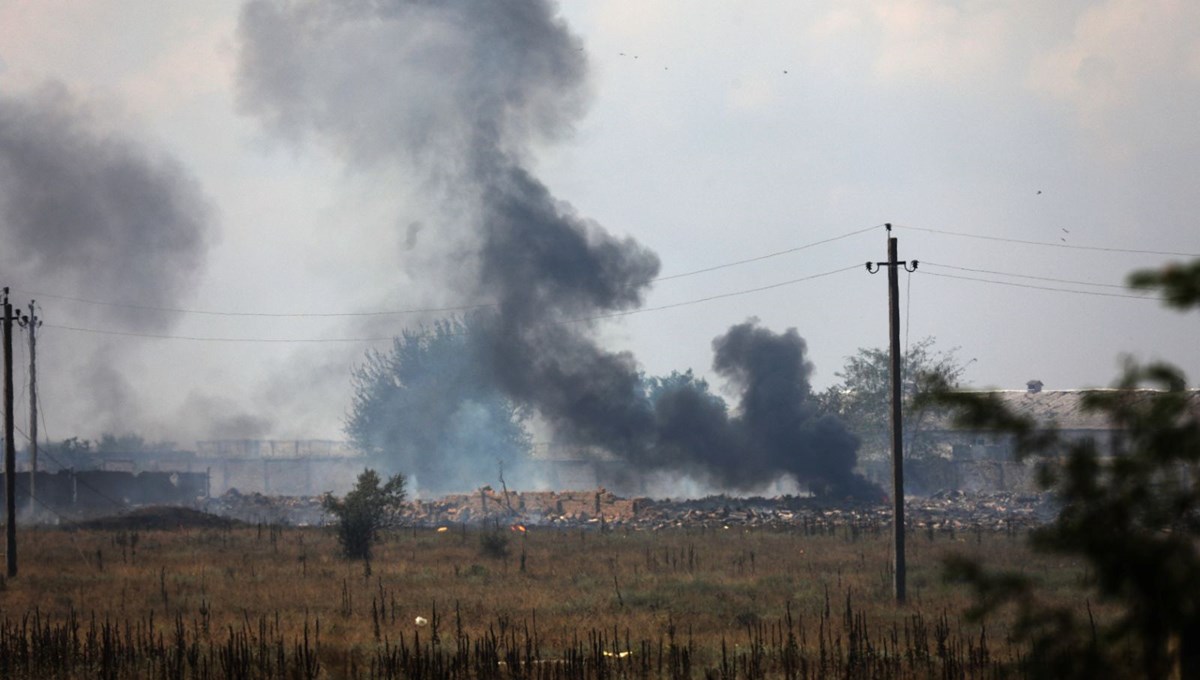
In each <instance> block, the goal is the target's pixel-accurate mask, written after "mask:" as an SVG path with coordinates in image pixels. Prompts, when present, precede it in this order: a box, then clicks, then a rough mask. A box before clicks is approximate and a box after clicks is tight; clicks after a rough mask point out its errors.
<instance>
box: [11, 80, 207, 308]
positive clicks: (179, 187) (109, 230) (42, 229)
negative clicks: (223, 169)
mask: <svg viewBox="0 0 1200 680" xmlns="http://www.w3.org/2000/svg"><path fill="white" fill-rule="evenodd" d="M211 215H212V211H211V209H210V207H209V205H208V203H207V201H206V200H205V198H204V197H203V195H202V193H201V191H200V189H199V187H198V185H197V183H196V182H195V181H194V180H193V179H192V177H191V176H190V175H189V174H188V173H187V172H186V171H185V170H184V169H183V168H182V166H180V165H179V164H178V163H177V162H175V161H174V160H172V159H170V158H168V157H166V156H165V155H162V154H155V153H152V152H151V151H149V150H148V149H147V148H146V147H145V146H144V145H142V144H140V143H139V142H137V141H136V140H134V139H132V138H131V137H129V136H126V135H123V134H120V133H117V132H113V131H111V130H108V129H106V128H105V126H104V124H103V121H100V120H98V119H97V118H96V117H95V116H94V115H93V114H92V113H91V112H90V111H89V109H88V107H87V106H86V104H84V103H83V102H81V101H79V100H78V99H76V98H75V97H73V96H72V95H71V94H70V93H69V92H68V91H67V90H66V88H65V87H63V86H61V85H57V84H49V85H46V86H44V87H43V88H41V89H40V90H38V91H37V92H35V93H33V94H31V95H29V96H27V97H15V96H12V95H0V234H3V244H4V247H3V248H0V262H3V266H4V270H5V272H6V273H7V275H8V276H9V277H11V278H9V279H8V280H9V281H13V283H12V284H11V285H14V286H20V287H22V288H25V289H28V290H44V291H50V292H59V291H61V292H63V294H68V295H69V294H76V295H79V294H83V293H86V295H87V297H92V298H99V299H103V300H109V301H114V302H120V303H124V305H128V306H113V307H104V308H100V309H98V310H97V309H93V312H92V313H93V314H94V315H95V316H96V317H99V316H101V315H103V316H105V317H110V318H115V319H116V320H118V321H120V322H121V323H122V325H123V326H124V328H127V329H132V330H142V331H162V330H165V329H166V328H168V327H169V326H170V325H171V323H172V322H173V321H174V320H175V318H176V314H174V313H172V312H167V311H162V310H155V309H148V308H152V307H158V308H169V307H173V306H177V305H178V302H179V300H180V299H182V298H183V296H184V295H186V293H187V292H188V291H189V290H190V289H191V287H192V286H193V285H194V283H195V280H196V278H197V276H198V275H199V273H200V270H201V267H202V266H203V264H204V261H205V256H206V254H207V249H208V244H209V241H210V240H211V227H210V218H211Z"/></svg>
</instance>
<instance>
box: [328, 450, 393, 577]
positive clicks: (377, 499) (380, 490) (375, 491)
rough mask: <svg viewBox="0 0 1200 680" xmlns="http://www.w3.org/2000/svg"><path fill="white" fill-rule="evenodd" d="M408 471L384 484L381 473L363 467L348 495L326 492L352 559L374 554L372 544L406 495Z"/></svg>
mask: <svg viewBox="0 0 1200 680" xmlns="http://www.w3.org/2000/svg"><path fill="white" fill-rule="evenodd" d="M405 483H406V479H405V477H404V475H400V474H396V475H392V476H391V477H390V478H389V479H388V480H387V482H386V483H385V484H383V485H382V486H380V479H379V474H378V473H376V472H375V471H374V470H371V469H367V470H363V472H362V474H360V475H359V476H358V483H357V484H355V486H354V489H353V490H351V491H350V492H349V493H347V494H346V496H345V498H342V499H340V500H339V499H338V498H335V497H334V496H332V495H327V496H325V509H326V510H327V511H329V512H331V513H333V514H334V515H335V516H337V518H338V523H337V536H338V542H339V543H340V544H341V546H342V554H343V555H345V556H346V557H348V558H350V559H362V560H367V559H370V558H371V546H372V545H374V543H375V539H376V538H378V535H379V530H380V529H382V528H384V527H386V526H387V525H388V524H389V523H390V521H391V518H392V516H393V514H394V513H395V511H396V510H397V509H399V507H400V504H401V503H403V502H404V497H405Z"/></svg>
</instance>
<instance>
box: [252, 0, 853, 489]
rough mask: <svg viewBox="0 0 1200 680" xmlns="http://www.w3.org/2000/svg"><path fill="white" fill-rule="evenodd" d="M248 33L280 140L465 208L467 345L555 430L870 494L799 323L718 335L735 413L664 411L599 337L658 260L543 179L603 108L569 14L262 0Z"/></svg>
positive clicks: (594, 442) (256, 92) (260, 96)
mask: <svg viewBox="0 0 1200 680" xmlns="http://www.w3.org/2000/svg"><path fill="white" fill-rule="evenodd" d="M239 39H240V47H241V49H240V58H239V75H238V91H239V102H240V105H241V107H242V108H243V110H244V111H245V112H247V113H249V114H251V115H254V116H256V117H258V118H259V119H260V120H261V121H262V123H263V125H264V127H265V129H266V130H268V131H269V132H270V133H272V134H274V135H278V136H280V137H282V138H284V139H289V140H292V141H295V142H297V143H300V142H303V141H305V140H308V139H309V138H315V139H317V140H319V141H320V142H322V143H324V144H326V145H327V146H328V147H329V148H332V149H334V150H335V151H336V152H337V153H339V154H341V155H342V157H343V158H344V159H345V161H346V163H347V164H348V166H349V167H352V168H355V169H356V170H360V171H362V172H373V171H378V170H380V169H382V168H388V167H396V166H403V167H405V168H406V169H408V170H409V171H410V172H411V173H412V174H413V175H415V176H417V177H419V178H420V180H419V181H421V182H423V183H424V184H425V185H426V186H427V187H428V189H429V191H431V192H437V193H438V194H439V195H440V196H441V197H442V200H443V201H444V202H446V203H448V204H449V203H452V204H454V205H455V206H458V208H457V211H458V212H459V214H460V215H461V216H462V219H461V220H459V221H457V222H456V223H448V224H442V225H439V226H438V228H437V229H438V230H439V231H440V232H441V233H440V234H439V235H440V237H441V238H442V239H443V240H454V239H455V238H459V237H461V238H462V240H461V242H462V244H463V246H462V252H460V253H456V254H453V255H454V256H452V257H449V258H447V265H446V269H445V270H444V271H442V272H440V274H439V277H438V278H439V280H441V281H442V282H443V283H442V284H440V285H445V282H451V281H453V282H456V283H455V286H456V287H458V288H461V289H465V290H467V291H469V293H470V294H471V297H472V300H471V301H472V302H490V303H494V305H495V308H494V309H495V311H494V313H493V314H491V315H490V316H489V317H488V320H487V322H486V323H485V324H481V325H482V326H483V327H484V330H483V332H481V333H479V334H478V335H477V336H476V337H475V338H474V339H473V343H472V348H471V350H472V352H473V353H474V356H475V358H476V359H477V360H478V361H480V362H481V365H482V366H483V367H484V370H486V371H487V374H488V376H489V379H490V380H491V381H492V382H493V383H494V384H495V385H496V386H497V387H499V388H500V390H502V391H503V392H504V393H505V394H507V395H508V396H509V397H510V398H512V399H514V400H516V401H517V402H519V403H521V404H524V405H528V406H531V407H532V408H534V409H535V410H536V412H537V413H538V414H539V416H540V417H541V418H543V419H544V420H545V421H546V422H547V423H548V424H549V425H550V427H551V428H553V430H554V432H555V434H556V436H557V437H559V438H561V439H564V440H566V441H569V442H572V443H575V444H578V445H580V446H583V447H600V448H604V449H607V450H609V451H611V452H613V453H614V454H616V455H618V456H622V457H624V458H625V459H626V460H628V461H630V462H633V463H637V464H638V465H639V466H641V467H644V468H647V469H650V468H659V469H662V468H673V469H680V470H687V471H689V472H692V473H694V474H699V475H703V476H708V477H711V478H712V479H714V480H717V481H719V482H720V483H722V484H724V485H725V486H728V487H733V488H746V487H750V486H753V485H759V484H762V483H766V482H769V481H771V480H772V479H773V478H777V477H780V476H783V475H793V476H795V477H797V478H800V479H802V480H805V481H817V482H819V483H821V484H823V485H826V486H828V487H829V488H830V489H832V490H834V491H837V492H851V491H853V490H854V489H855V488H857V486H856V484H857V483H856V482H855V481H854V480H855V479H856V478H855V477H854V476H853V473H852V472H851V471H850V470H851V468H852V467H853V464H854V457H855V450H856V447H857V442H856V441H855V440H854V438H853V437H852V436H851V435H850V434H849V433H847V432H846V431H845V429H844V428H843V427H842V426H841V424H840V423H838V422H837V421H836V420H832V419H829V418H821V417H818V416H817V415H816V413H815V410H814V409H813V408H812V406H811V404H810V402H809V401H808V397H809V396H810V395H809V392H810V390H809V385H808V380H807V379H808V373H809V370H810V369H809V367H808V364H807V363H806V362H805V360H804V345H803V341H802V340H800V338H799V336H798V335H797V334H796V333H795V332H794V331H789V332H788V333H785V334H783V335H776V334H773V333H771V332H770V331H768V330H766V329H761V328H758V327H757V326H755V325H753V324H742V325H739V326H735V327H734V328H733V329H731V330H730V332H729V333H728V334H727V335H726V336H724V337H723V338H720V339H718V341H717V342H716V343H715V344H714V349H715V350H716V355H717V359H716V364H715V368H716V370H717V371H718V373H720V374H721V375H723V376H725V377H726V378H727V379H729V380H730V381H731V382H732V383H734V384H735V385H737V387H738V388H739V389H740V393H741V395H742V397H741V402H740V403H739V413H738V415H737V416H736V417H732V416H729V415H728V414H726V413H725V411H724V408H723V407H720V406H717V405H716V404H714V403H713V402H712V401H711V400H708V399H704V398H702V397H703V395H700V394H698V393H693V392H689V391H688V390H687V389H686V388H680V389H678V390H676V391H675V392H674V393H672V394H668V395H667V396H666V397H665V398H663V399H659V400H658V401H657V402H656V403H655V404H654V405H651V404H650V402H649V401H648V400H647V398H646V395H645V392H644V389H643V385H642V381H641V377H640V375H639V373H638V364H637V361H636V359H635V357H633V356H632V355H631V354H629V353H627V352H620V351H611V350H608V349H606V348H604V347H601V346H600V345H599V344H598V342H597V341H596V339H595V333H594V331H595V325H596V323H598V321H597V320H596V319H597V317H602V316H604V315H606V314H612V313H614V312H621V311H627V310H633V309H636V308H638V307H639V306H640V305H641V304H642V302H643V299H644V296H645V294H646V293H647V291H648V289H649V287H650V285H651V284H652V282H653V281H654V278H655V277H656V276H657V275H658V272H659V260H658V257H657V256H656V255H655V254H654V253H652V252H651V251H649V250H648V249H647V248H645V247H644V246H642V245H640V244H639V243H637V242H636V241H635V240H633V239H632V238H628V237H625V238H622V237H618V236H615V235H613V234H611V233H609V232H608V231H606V230H605V229H604V228H602V227H601V226H600V225H598V224H595V223H594V222H591V221H589V220H587V219H585V218H582V217H580V216H579V215H577V214H576V213H575V211H574V210H573V209H572V208H571V207H570V206H569V205H567V204H565V203H564V202H563V201H560V200H558V199H556V198H555V197H554V196H553V195H552V194H551V192H550V191H549V189H548V188H547V187H546V186H545V185H544V184H543V183H542V182H541V181H540V180H539V179H538V178H537V177H536V176H535V175H534V174H533V172H532V171H531V169H530V163H529V156H530V155H531V152H532V150H533V149H534V148H536V146H537V145H538V144H541V143H546V142H553V141H558V140H561V139H562V138H563V137H564V136H566V135H567V134H569V133H570V131H571V129H572V126H573V124H574V122H575V121H576V120H577V119H578V117H579V116H580V115H581V114H582V112H583V110H584V105H585V104H586V101H587V98H588V79H587V55H586V51H585V50H584V46H583V45H582V44H581V42H580V40H579V39H578V38H577V37H576V36H574V35H573V34H572V33H571V32H570V31H569V30H568V28H567V26H566V25H565V24H564V23H563V21H562V19H561V18H560V17H559V16H558V15H557V7H556V5H555V4H554V3H552V2H549V1H548V0H486V1H481V0H446V1H443V2H426V1H423V0H394V1H383V2H335V1H333V0H328V1H327V0H312V1H304V2H285V1H279V0H254V1H253V2H249V3H247V4H246V5H245V7H244V9H243V13H242V17H241V22H240V26H239ZM464 205H466V206H468V207H466V208H463V207H461V206H464ZM433 231H434V229H433V228H430V229H428V230H426V232H427V233H423V234H422V238H421V240H420V241H419V242H417V243H414V247H415V248H420V247H422V245H423V244H426V243H428V242H430V241H431V240H436V239H438V238H439V235H435V234H433V233H432V232H433ZM464 282H465V285H464ZM435 285H439V284H435ZM785 421H786V422H785ZM481 462H482V463H483V464H484V465H483V466H482V467H484V469H489V468H490V467H491V461H481Z"/></svg>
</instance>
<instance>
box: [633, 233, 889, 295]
mask: <svg viewBox="0 0 1200 680" xmlns="http://www.w3.org/2000/svg"><path fill="white" fill-rule="evenodd" d="M882 226H883V225H882V224H875V225H872V226H869V227H866V228H864V229H857V230H855V231H850V232H846V233H845V234H842V235H840V236H834V237H832V238H827V239H823V240H820V241H813V242H812V243H806V244H804V245H802V246H796V247H795V248H788V249H787V250H778V251H775V252H773V253H767V254H766V255H759V256H757V257H749V258H746V259H744V260H737V261H734V262H727V263H725V264H718V265H714V266H712V267H705V268H704V269H696V270H694V271H690V272H683V273H681V274H671V275H670V276H660V277H658V278H657V279H654V281H655V282H658V281H671V280H673V279H682V278H684V277H685V276H695V275H696V274H706V273H708V272H713V271H717V270H718V269H728V268H729V267H737V266H739V265H743V264H749V263H751V262H759V261H761V260H768V259H770V258H772V257H779V256H780V255H788V254H791V253H797V252H800V251H801V250H807V249H809V248H812V247H815V246H820V245H825V244H826V243H833V242H834V241H840V240H842V239H844V238H850V237H851V236H858V235H859V234H865V233H867V232H868V231H871V230H873V229H878V228H880V227H882Z"/></svg>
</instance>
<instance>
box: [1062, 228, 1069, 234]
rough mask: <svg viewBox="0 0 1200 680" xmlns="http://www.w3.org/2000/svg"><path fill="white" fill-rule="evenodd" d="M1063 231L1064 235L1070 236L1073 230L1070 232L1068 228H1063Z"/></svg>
mask: <svg viewBox="0 0 1200 680" xmlns="http://www.w3.org/2000/svg"><path fill="white" fill-rule="evenodd" d="M1062 230H1063V233H1064V234H1069V233H1071V230H1070V229H1067V228H1066V227H1063V228H1062Z"/></svg>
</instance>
